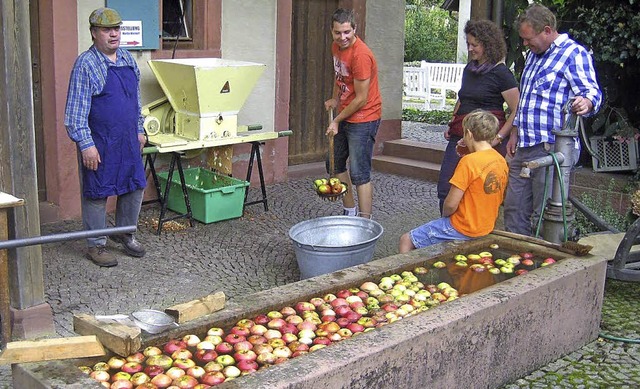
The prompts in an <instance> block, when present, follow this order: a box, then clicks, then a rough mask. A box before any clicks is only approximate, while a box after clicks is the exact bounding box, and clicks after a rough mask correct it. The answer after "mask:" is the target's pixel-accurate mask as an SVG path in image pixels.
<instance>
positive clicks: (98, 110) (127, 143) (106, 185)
mask: <svg viewBox="0 0 640 389" xmlns="http://www.w3.org/2000/svg"><path fill="white" fill-rule="evenodd" d="M137 85H138V80H137V78H136V74H135V72H134V71H133V68H132V67H130V66H109V69H108V71H107V81H106V83H105V86H104V89H103V90H102V92H101V93H100V94H98V95H95V96H93V97H92V99H91V110H90V111H89V128H90V129H91V136H92V137H93V143H94V144H95V146H96V148H97V149H98V152H99V153H100V159H101V160H102V163H100V164H99V165H98V170H96V171H93V170H89V169H86V168H83V169H82V172H83V195H84V196H85V197H87V198H90V199H101V198H105V197H108V196H113V195H121V194H125V193H129V192H133V191H135V190H138V189H142V188H144V187H145V186H146V184H147V181H146V177H145V174H144V167H143V163H142V154H141V152H140V142H139V141H138V117H139V115H140V112H138V88H137Z"/></svg>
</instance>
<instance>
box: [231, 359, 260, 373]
mask: <svg viewBox="0 0 640 389" xmlns="http://www.w3.org/2000/svg"><path fill="white" fill-rule="evenodd" d="M236 366H238V369H240V371H241V372H242V373H243V374H246V373H252V372H254V371H256V370H258V368H259V366H258V362H256V361H255V360H246V359H244V360H241V361H238V363H237V364H236Z"/></svg>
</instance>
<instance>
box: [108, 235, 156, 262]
mask: <svg viewBox="0 0 640 389" xmlns="http://www.w3.org/2000/svg"><path fill="white" fill-rule="evenodd" d="M109 238H111V240H113V241H114V242H116V243H120V244H122V248H124V252H125V253H127V254H128V255H130V256H132V257H137V258H140V257H144V255H145V254H146V252H147V251H146V250H145V249H144V247H143V246H142V243H140V242H138V240H137V239H136V237H135V236H133V235H127V234H124V235H111V236H110V237H109Z"/></svg>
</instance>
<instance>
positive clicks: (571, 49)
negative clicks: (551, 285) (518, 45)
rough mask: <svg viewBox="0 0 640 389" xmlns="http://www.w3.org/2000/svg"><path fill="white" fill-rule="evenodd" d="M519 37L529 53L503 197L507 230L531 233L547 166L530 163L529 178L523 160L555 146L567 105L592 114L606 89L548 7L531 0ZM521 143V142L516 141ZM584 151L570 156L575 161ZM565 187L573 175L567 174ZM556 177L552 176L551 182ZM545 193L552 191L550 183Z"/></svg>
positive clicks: (520, 22)
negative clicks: (524, 175)
mask: <svg viewBox="0 0 640 389" xmlns="http://www.w3.org/2000/svg"><path fill="white" fill-rule="evenodd" d="M516 26H517V27H518V32H519V34H520V37H521V38H522V40H523V41H524V44H525V46H527V47H528V48H529V53H528V55H527V59H526V62H525V67H524V71H523V73H522V78H521V80H520V102H519V105H518V110H517V114H516V117H515V120H514V122H513V126H514V128H513V129H512V131H518V137H517V140H516V139H515V138H514V137H511V139H510V140H509V142H508V143H507V153H508V154H509V155H510V156H511V157H513V159H512V161H511V162H510V166H509V184H508V186H507V193H506V196H505V201H504V225H505V229H506V230H507V231H511V232H516V233H519V234H524V235H533V226H534V225H536V224H537V220H538V218H539V217H540V213H541V212H542V210H541V209H540V208H541V206H542V203H543V196H544V181H545V169H532V171H531V178H521V177H520V169H521V167H522V162H525V161H531V160H534V159H537V158H540V157H543V156H546V155H547V154H548V152H549V151H550V150H551V149H552V148H553V143H555V137H554V135H553V133H552V131H554V130H561V129H562V125H563V123H564V121H563V120H564V119H563V111H562V110H563V108H564V107H565V105H566V104H567V102H569V101H570V99H572V98H573V99H574V100H573V103H572V105H571V111H572V112H573V113H574V114H577V115H583V116H591V115H593V114H595V113H596V112H597V111H598V109H600V105H601V104H602V92H601V91H600V87H599V86H598V82H597V80H596V72H595V69H594V66H593V61H592V59H591V55H590V54H589V53H588V52H587V50H586V49H585V48H584V47H582V46H581V45H579V44H578V43H576V42H575V41H574V40H572V39H571V38H569V36H568V35H567V34H560V33H558V31H557V30H556V28H557V27H556V17H555V15H554V14H553V13H552V12H551V11H550V10H549V9H548V8H546V7H544V6H542V5H539V4H532V5H530V6H529V7H528V8H527V9H526V10H525V11H524V13H523V14H522V15H520V16H519V17H518V20H517V21H516ZM516 146H517V147H516ZM579 154H580V149H579V143H578V142H576V152H575V153H574V155H571V156H569V158H572V161H571V163H572V165H575V163H576V162H577V160H578V157H579ZM564 181H565V184H564V185H565V187H567V188H568V186H569V177H564ZM551 182H552V179H550V180H549V183H548V185H549V186H550V185H551ZM547 193H551V191H550V189H549V190H548V191H547Z"/></svg>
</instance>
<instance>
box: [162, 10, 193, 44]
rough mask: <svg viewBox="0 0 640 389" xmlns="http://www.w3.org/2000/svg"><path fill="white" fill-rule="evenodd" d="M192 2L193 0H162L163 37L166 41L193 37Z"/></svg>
mask: <svg viewBox="0 0 640 389" xmlns="http://www.w3.org/2000/svg"><path fill="white" fill-rule="evenodd" d="M192 3H193V1H192V0H162V39H163V40H164V41H175V40H176V39H178V40H180V41H191V40H192V39H193V33H192V31H193V4H192Z"/></svg>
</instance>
